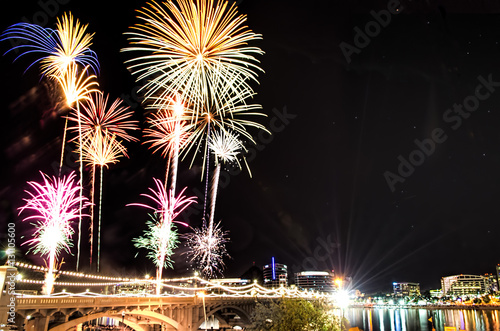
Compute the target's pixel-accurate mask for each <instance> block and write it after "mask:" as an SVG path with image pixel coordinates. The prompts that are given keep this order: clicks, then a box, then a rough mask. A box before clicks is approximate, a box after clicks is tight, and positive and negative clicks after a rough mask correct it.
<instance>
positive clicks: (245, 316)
mask: <svg viewBox="0 0 500 331" xmlns="http://www.w3.org/2000/svg"><path fill="white" fill-rule="evenodd" d="M228 308H229V309H234V310H236V311H238V312H240V313H242V314H241V315H243V317H244V319H245V320H246V322H250V315H249V314H248V312H246V311H245V310H244V309H243V308H240V307H238V306H224V305H222V306H218V307H216V308H214V309H212V310H210V311H209V312H208V313H207V318H208V317H210V316H212V315H214V314H215V313H216V312H218V311H219V310H222V309H228ZM238 316H239V315H238ZM203 322H205V317H202V318H200V319H199V320H198V322H197V323H196V324H195V325H194V326H195V328H194V330H198V329H199V328H200V326H201V325H202V324H203Z"/></svg>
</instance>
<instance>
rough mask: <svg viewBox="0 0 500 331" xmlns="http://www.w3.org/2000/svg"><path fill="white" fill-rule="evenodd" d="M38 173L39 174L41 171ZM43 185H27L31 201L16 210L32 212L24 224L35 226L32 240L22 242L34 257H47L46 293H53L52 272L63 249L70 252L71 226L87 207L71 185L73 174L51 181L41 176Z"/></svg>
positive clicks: (43, 175)
mask: <svg viewBox="0 0 500 331" xmlns="http://www.w3.org/2000/svg"><path fill="white" fill-rule="evenodd" d="M40 173H41V172H40ZM41 175H42V177H43V183H41V184H40V183H37V182H28V184H29V185H30V186H31V188H32V189H33V192H30V191H28V190H26V191H25V192H26V193H28V195H29V196H30V198H28V199H24V201H25V202H26V204H25V205H24V206H23V207H21V208H19V210H20V211H19V214H21V213H22V212H23V211H25V210H30V211H32V212H33V214H32V215H31V216H28V217H26V218H24V219H23V221H34V222H35V223H34V224H33V225H34V226H35V227H36V230H35V232H34V233H33V239H30V240H28V241H26V242H25V243H27V244H29V245H31V246H32V249H33V252H34V253H35V254H40V255H41V256H42V257H43V256H45V255H46V256H48V272H47V274H46V277H45V287H44V289H45V291H46V293H45V294H50V293H52V289H53V282H54V269H55V265H56V260H57V257H58V255H59V254H60V253H61V251H62V250H64V251H66V252H67V253H70V247H71V246H72V243H71V236H72V235H73V233H74V230H73V229H72V228H71V223H72V221H73V220H74V219H76V218H78V217H79V215H81V211H82V208H85V207H87V206H88V202H87V198H85V197H81V196H78V194H77V193H78V191H79V190H80V187H79V186H78V185H76V184H75V183H74V179H75V173H74V172H72V173H71V174H70V175H69V176H68V177H63V178H55V177H53V178H52V179H51V178H50V177H48V176H47V175H45V174H43V173H41Z"/></svg>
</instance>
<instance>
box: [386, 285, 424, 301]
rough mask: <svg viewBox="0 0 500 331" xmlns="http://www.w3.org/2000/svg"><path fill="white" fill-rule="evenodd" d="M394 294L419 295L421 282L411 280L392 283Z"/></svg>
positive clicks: (403, 295)
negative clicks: (411, 281)
mask: <svg viewBox="0 0 500 331" xmlns="http://www.w3.org/2000/svg"><path fill="white" fill-rule="evenodd" d="M392 290H393V295H394V296H395V297H401V298H404V297H418V296H419V295H420V284H419V283H410V282H394V283H392Z"/></svg>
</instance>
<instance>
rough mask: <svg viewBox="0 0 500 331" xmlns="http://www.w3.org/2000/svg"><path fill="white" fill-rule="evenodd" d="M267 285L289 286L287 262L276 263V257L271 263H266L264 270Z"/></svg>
mask: <svg viewBox="0 0 500 331" xmlns="http://www.w3.org/2000/svg"><path fill="white" fill-rule="evenodd" d="M262 272H263V274H264V286H265V287H280V286H288V267H287V266H286V264H281V263H276V261H275V260H274V257H273V258H272V260H271V264H266V265H265V266H264V268H263V270H262Z"/></svg>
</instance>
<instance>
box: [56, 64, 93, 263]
mask: <svg viewBox="0 0 500 331" xmlns="http://www.w3.org/2000/svg"><path fill="white" fill-rule="evenodd" d="M87 69H88V67H85V68H84V70H83V71H82V73H81V74H80V75H78V66H77V64H75V63H72V64H70V65H69V67H68V68H67V70H65V71H64V73H63V75H61V76H59V75H53V76H52V77H54V78H55V79H56V80H57V81H58V82H59V84H60V86H61V88H62V90H63V92H64V95H65V97H66V103H67V104H68V106H70V107H71V105H72V104H73V103H76V111H77V118H78V142H79V143H78V145H79V155H80V196H82V195H83V151H82V146H83V144H82V139H83V136H82V121H81V116H80V101H81V100H90V94H91V93H92V92H99V91H98V90H97V89H96V88H95V87H96V86H98V85H99V84H98V83H97V82H96V81H95V80H93V79H94V78H96V77H95V75H90V76H89V75H85V73H86V71H87ZM61 165H62V164H61ZM81 207H82V206H80V209H82V208H81ZM81 229H82V218H81V217H80V219H79V221H78V253H77V259H76V270H78V269H79V265H80V241H81Z"/></svg>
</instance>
